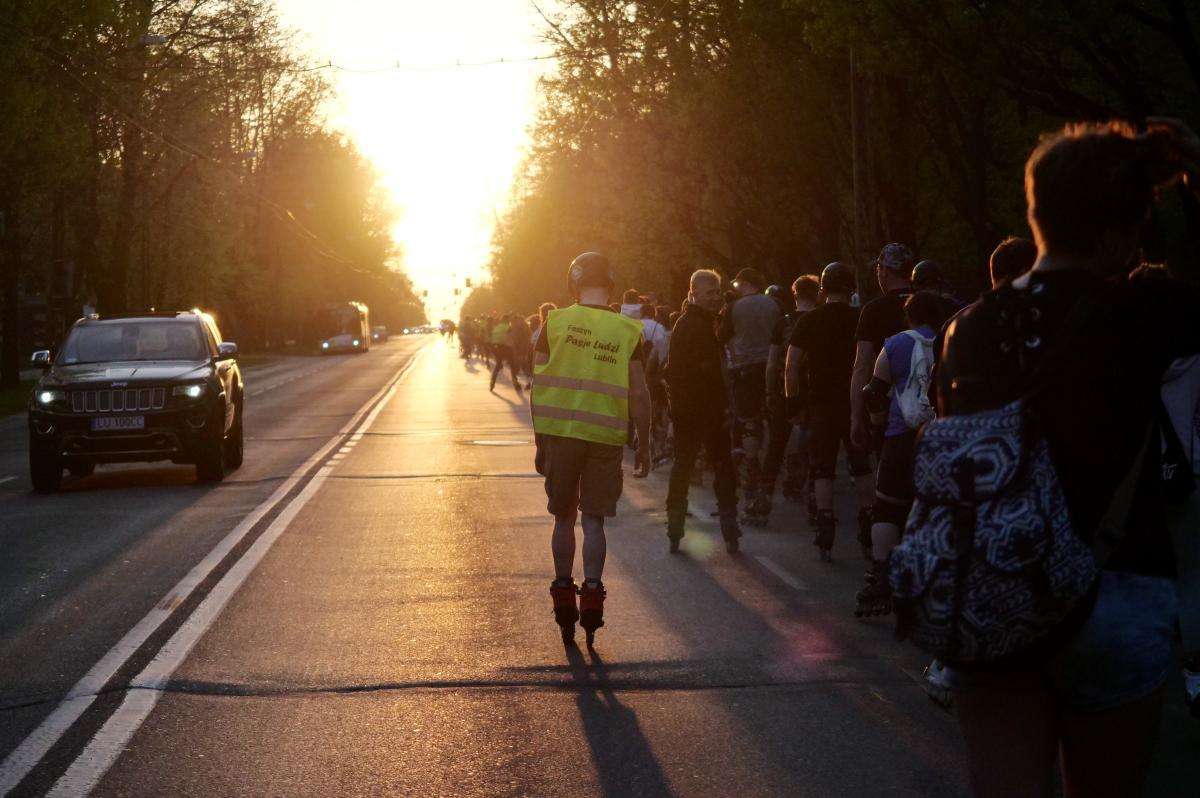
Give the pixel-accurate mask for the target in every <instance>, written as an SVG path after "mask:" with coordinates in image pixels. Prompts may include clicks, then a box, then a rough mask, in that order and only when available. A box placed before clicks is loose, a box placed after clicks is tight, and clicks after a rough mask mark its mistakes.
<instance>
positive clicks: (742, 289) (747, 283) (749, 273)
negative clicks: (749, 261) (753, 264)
mask: <svg viewBox="0 0 1200 798" xmlns="http://www.w3.org/2000/svg"><path fill="white" fill-rule="evenodd" d="M766 287H767V278H765V277H763V276H762V272H760V271H759V270H758V269H742V270H741V271H740V272H738V273H737V277H734V278H733V290H735V291H737V293H738V296H749V295H750V294H761V293H762V292H763V289H765V288H766Z"/></svg>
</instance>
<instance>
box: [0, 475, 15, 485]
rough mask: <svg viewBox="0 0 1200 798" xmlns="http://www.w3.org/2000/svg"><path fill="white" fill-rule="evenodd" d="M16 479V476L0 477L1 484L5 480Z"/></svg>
mask: <svg viewBox="0 0 1200 798" xmlns="http://www.w3.org/2000/svg"><path fill="white" fill-rule="evenodd" d="M14 479H16V477H0V485H3V484H4V483H5V482H12V481H13V480H14Z"/></svg>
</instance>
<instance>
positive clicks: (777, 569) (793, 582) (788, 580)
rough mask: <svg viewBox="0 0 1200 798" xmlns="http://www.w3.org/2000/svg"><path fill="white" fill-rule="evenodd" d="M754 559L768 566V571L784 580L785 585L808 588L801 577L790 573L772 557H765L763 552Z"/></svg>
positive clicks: (781, 580) (797, 588)
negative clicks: (798, 577)
mask: <svg viewBox="0 0 1200 798" xmlns="http://www.w3.org/2000/svg"><path fill="white" fill-rule="evenodd" d="M754 559H756V560H758V561H759V562H760V563H761V564H762V567H763V568H766V569H767V570H768V571H770V572H771V573H773V574H775V576H776V577H778V578H779V581H780V582H783V583H784V584H785V585H787V586H788V587H790V588H791V589H792V590H807V589H808V588H807V587H805V585H804V583H803V582H801V581H800V580H799V579H797V578H796V577H794V576H792V575H791V574H790V573H788V572H787V570H785V569H784V567H783V566H782V565H779V564H778V563H776V562H775V561H774V560H772V559H771V558H770V557H765V556H763V555H761V554H758V555H755V557H754Z"/></svg>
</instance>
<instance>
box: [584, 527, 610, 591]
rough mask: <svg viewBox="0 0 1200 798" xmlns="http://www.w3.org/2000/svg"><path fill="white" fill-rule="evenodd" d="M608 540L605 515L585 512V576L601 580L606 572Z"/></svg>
mask: <svg viewBox="0 0 1200 798" xmlns="http://www.w3.org/2000/svg"><path fill="white" fill-rule="evenodd" d="M607 554H608V542H607V541H606V540H605V538H604V516H602V515H590V514H589V513H584V514H583V578H584V579H595V580H597V581H599V579H600V576H601V574H603V573H604V558H605V556H606V555H607Z"/></svg>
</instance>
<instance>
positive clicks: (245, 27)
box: [0, 0, 423, 384]
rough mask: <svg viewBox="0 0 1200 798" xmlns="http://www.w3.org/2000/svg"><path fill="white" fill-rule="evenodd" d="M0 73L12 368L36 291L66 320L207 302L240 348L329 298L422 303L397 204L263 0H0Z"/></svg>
mask: <svg viewBox="0 0 1200 798" xmlns="http://www.w3.org/2000/svg"><path fill="white" fill-rule="evenodd" d="M0 71H2V72H3V74H4V75H5V83H4V85H3V87H0V164H3V168H0V214H2V224H0V228H2V229H0V240H2V243H3V246H2V248H0V288H2V290H0V319H2V320H3V326H2V327H0V336H2V337H3V339H4V347H3V355H4V356H3V358H0V367H2V368H0V378H2V381H5V382H7V383H8V384H12V383H13V382H15V380H16V370H17V366H18V364H19V362H20V359H21V358H23V357H24V356H27V355H28V353H27V352H21V351H20V350H19V341H18V339H19V338H20V337H21V333H22V331H27V330H28V327H29V325H30V324H31V323H32V322H31V319H30V318H29V313H28V310H27V308H28V306H29V303H30V298H39V299H40V300H42V301H44V303H45V306H46V308H47V310H45V311H44V312H45V313H46V314H48V315H49V316H50V317H51V321H50V326H52V327H56V328H57V329H59V330H61V328H62V325H63V324H69V323H70V322H71V321H73V320H74V319H75V318H76V317H77V316H78V315H79V311H80V308H81V307H82V305H83V303H84V302H85V301H86V300H87V298H88V297H89V295H91V294H94V295H95V297H96V299H97V300H98V301H97V305H98V309H99V310H100V311H101V312H108V313H111V312H123V311H129V310H142V309H147V308H151V307H153V308H158V309H181V308H190V307H193V306H199V307H203V308H206V309H211V310H213V311H215V312H216V314H217V316H218V320H219V321H220V322H221V324H222V327H223V329H224V330H226V331H227V332H228V334H230V337H231V338H235V337H236V338H237V339H238V340H239V341H241V342H242V343H243V345H247V346H270V345H276V344H278V343H280V342H282V341H284V340H286V339H289V338H294V337H296V336H297V335H298V334H299V333H300V330H301V325H302V324H303V322H304V320H305V319H306V318H307V317H309V316H310V315H311V313H312V311H313V310H314V308H315V306H316V305H318V304H320V303H323V302H326V301H340V300H349V299H356V300H361V301H364V302H366V303H367V304H368V305H370V306H371V307H372V310H373V315H374V317H375V318H376V319H379V320H381V321H382V322H383V323H388V324H393V325H395V326H402V325H404V324H411V323H416V322H417V321H419V320H421V319H423V312H422V310H421V308H420V304H419V302H418V301H417V300H416V297H415V295H414V292H413V290H412V286H411V285H410V283H409V282H408V280H407V278H406V277H405V276H404V275H403V273H402V272H400V271H399V270H398V266H399V260H400V252H399V251H398V250H397V247H396V246H395V244H394V243H393V241H392V238H391V228H392V225H393V222H394V211H393V209H392V208H391V207H389V205H388V203H387V202H386V201H385V198H384V197H383V196H382V194H381V193H380V191H379V189H378V187H377V185H376V180H375V175H374V174H373V172H372V170H371V168H370V165H369V164H368V163H367V162H366V161H365V160H364V159H363V158H362V156H360V155H359V153H358V152H356V150H355V149H354V147H353V146H352V145H351V144H350V143H349V142H348V141H347V140H346V139H345V138H344V137H342V136H340V135H339V134H337V133H336V132H334V131H332V130H331V129H330V128H329V127H328V125H327V124H326V122H325V120H324V116H323V113H322V107H323V103H324V101H325V100H326V99H327V97H328V95H329V92H330V87H329V85H328V84H327V83H326V82H325V80H324V79H323V78H322V77H321V73H320V72H318V71H314V70H311V69H309V68H308V67H307V66H306V64H305V62H304V59H303V58H302V57H301V56H300V55H299V52H298V50H297V48H296V47H295V46H294V42H293V38H292V34H291V33H290V32H289V31H287V30H286V29H285V28H284V27H283V26H282V25H281V24H280V22H279V21H278V19H277V17H276V15H275V12H274V7H273V3H271V2H269V1H268V0H87V2H76V1H71V2H68V1H67V0H45V1H44V2H38V3H29V2H23V1H22V0H0ZM23 308H26V312H25V314H24V317H22V309H23Z"/></svg>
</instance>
